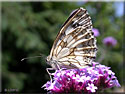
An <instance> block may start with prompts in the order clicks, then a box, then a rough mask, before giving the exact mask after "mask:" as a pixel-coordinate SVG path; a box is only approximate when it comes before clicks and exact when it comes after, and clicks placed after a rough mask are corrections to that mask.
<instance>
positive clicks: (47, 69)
mask: <svg viewBox="0 0 125 94" xmlns="http://www.w3.org/2000/svg"><path fill="white" fill-rule="evenodd" d="M49 70H54V69H53V68H46V71H47V73H48V74H49V77H50V80H51V82H52V76H51V75H52V73H50V72H49Z"/></svg>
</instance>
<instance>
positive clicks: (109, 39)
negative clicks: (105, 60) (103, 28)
mask: <svg viewBox="0 0 125 94" xmlns="http://www.w3.org/2000/svg"><path fill="white" fill-rule="evenodd" d="M103 43H104V44H105V45H106V46H115V45H116V44H117V40H116V39H115V38H113V37H111V36H109V37H106V38H104V39H103Z"/></svg>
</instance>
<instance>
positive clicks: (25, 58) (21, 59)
mask: <svg viewBox="0 0 125 94" xmlns="http://www.w3.org/2000/svg"><path fill="white" fill-rule="evenodd" d="M40 55H41V56H33V57H27V58H23V59H21V61H24V60H25V59H30V58H37V57H42V54H40Z"/></svg>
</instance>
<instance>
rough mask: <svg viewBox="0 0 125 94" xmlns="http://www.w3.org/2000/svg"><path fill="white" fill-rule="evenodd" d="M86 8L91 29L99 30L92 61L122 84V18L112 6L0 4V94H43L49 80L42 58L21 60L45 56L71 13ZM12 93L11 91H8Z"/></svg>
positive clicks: (43, 3)
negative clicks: (108, 41) (111, 42)
mask: <svg viewBox="0 0 125 94" xmlns="http://www.w3.org/2000/svg"><path fill="white" fill-rule="evenodd" d="M79 7H83V8H86V9H87V10H88V12H89V14H90V16H91V18H92V22H93V27H94V28H97V29H99V31H100V36H99V37H97V45H98V48H99V51H98V53H97V58H96V61H98V60H99V59H100V57H101V56H104V57H103V60H101V62H100V63H101V64H104V65H107V66H109V67H111V69H112V71H113V72H115V73H116V76H117V77H118V80H119V82H120V84H121V85H122V81H123V77H122V76H123V57H122V37H123V17H117V16H115V10H114V4H113V3H110V2H108V3H104V2H101V3H96V2H84V3H83V2H79V3H77V2H3V3H2V18H1V19H2V92H5V89H8V92H9V89H17V90H18V92H46V91H44V90H43V89H42V88H41V86H42V85H43V84H45V83H46V81H47V80H49V76H48V74H47V72H46V68H47V67H50V66H48V65H47V64H46V63H45V60H44V58H34V59H29V60H24V61H23V62H21V61H20V60H21V59H22V58H24V57H30V56H37V55H40V54H44V55H46V56H47V55H49V52H50V49H51V47H52V44H53V41H54V40H55V37H56V35H57V33H58V32H59V30H60V28H61V26H62V24H63V23H64V21H65V20H66V19H67V18H68V16H69V14H70V13H71V11H73V10H74V9H77V8H79ZM107 36H113V37H115V38H116V39H117V41H118V43H117V45H116V46H115V47H112V48H108V47H106V46H105V45H104V44H103V43H102V40H103V39H104V38H105V37H107ZM10 92H15V91H10Z"/></svg>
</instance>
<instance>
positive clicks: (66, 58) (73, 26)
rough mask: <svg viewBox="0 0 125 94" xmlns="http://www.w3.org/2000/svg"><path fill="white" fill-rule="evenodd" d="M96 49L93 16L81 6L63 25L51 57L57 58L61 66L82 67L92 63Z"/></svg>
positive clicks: (52, 58)
mask: <svg viewBox="0 0 125 94" xmlns="http://www.w3.org/2000/svg"><path fill="white" fill-rule="evenodd" d="M96 50H97V47H96V39H95V38H94V36H93V33H92V22H91V18H90V16H89V15H88V13H87V10H86V9H83V8H79V9H77V10H75V11H74V12H73V13H71V15H70V17H69V18H68V19H67V21H66V22H65V23H64V25H63V26H62V29H61V30H60V32H59V33H58V35H57V37H56V40H55V41H54V44H53V47H52V49H51V53H50V56H49V58H50V59H51V60H56V61H57V62H58V64H59V65H60V67H70V68H82V67H84V66H85V65H89V64H91V62H92V60H93V58H95V56H96Z"/></svg>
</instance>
